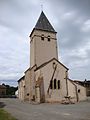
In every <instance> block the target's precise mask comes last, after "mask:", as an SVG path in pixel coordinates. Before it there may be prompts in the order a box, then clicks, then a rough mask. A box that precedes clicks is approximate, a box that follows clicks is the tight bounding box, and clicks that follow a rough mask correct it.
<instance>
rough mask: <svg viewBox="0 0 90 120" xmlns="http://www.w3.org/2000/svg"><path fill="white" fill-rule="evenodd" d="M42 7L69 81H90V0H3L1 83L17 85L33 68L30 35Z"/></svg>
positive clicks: (0, 11) (0, 13)
mask: <svg viewBox="0 0 90 120" xmlns="http://www.w3.org/2000/svg"><path fill="white" fill-rule="evenodd" d="M42 4H43V11H44V13H45V15H46V16H47V18H48V19H49V21H50V22H51V24H52V25H53V27H54V29H55V30H56V31H57V42H58V56H59V61H60V62H62V63H63V64H64V65H65V66H67V67H68V68H69V78H70V79H74V80H85V79H87V80H90V0H53V1H52V0H0V83H5V84H10V85H14V86H16V85H17V80H18V79H19V78H20V77H22V76H23V75H24V71H25V70H26V69H27V68H28V67H29V66H30V38H29V35H30V33H31V31H32V29H33V28H34V26H35V24H36V22H37V20H38V18H39V16H40V13H41V10H42V7H41V5H42Z"/></svg>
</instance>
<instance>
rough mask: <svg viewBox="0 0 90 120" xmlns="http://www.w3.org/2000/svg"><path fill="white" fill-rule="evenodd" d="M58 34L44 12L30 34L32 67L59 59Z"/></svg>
mask: <svg viewBox="0 0 90 120" xmlns="http://www.w3.org/2000/svg"><path fill="white" fill-rule="evenodd" d="M56 33H57V32H56V31H55V30H54V28H53V26H52V25H51V24H50V22H49V20H48V19H47V17H46V16H45V14H44V12H43V11H42V12H41V15H40V17H39V19H38V21H37V23H36V25H35V27H34V28H33V30H32V32H31V34H30V67H33V66H34V65H37V67H38V66H40V65H42V64H44V63H45V62H48V61H49V60H51V59H52V58H56V59H58V51H57V39H56Z"/></svg>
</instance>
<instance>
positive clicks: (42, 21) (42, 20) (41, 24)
mask: <svg viewBox="0 0 90 120" xmlns="http://www.w3.org/2000/svg"><path fill="white" fill-rule="evenodd" d="M34 29H38V30H45V31H49V32H54V33H56V31H55V30H54V28H53V26H52V25H51V24H50V22H49V20H48V19H47V17H46V16H45V14H44V12H43V11H42V12H41V15H40V17H39V19H38V21H37V23H36V25H35V28H34Z"/></svg>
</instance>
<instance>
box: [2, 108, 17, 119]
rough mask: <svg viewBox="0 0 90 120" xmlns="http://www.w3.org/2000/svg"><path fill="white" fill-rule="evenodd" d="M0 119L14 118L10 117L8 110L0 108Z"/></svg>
mask: <svg viewBox="0 0 90 120" xmlns="http://www.w3.org/2000/svg"><path fill="white" fill-rule="evenodd" d="M0 120H16V119H15V118H14V117H12V116H11V115H10V114H9V113H8V112H6V111H5V110H4V109H1V108H0Z"/></svg>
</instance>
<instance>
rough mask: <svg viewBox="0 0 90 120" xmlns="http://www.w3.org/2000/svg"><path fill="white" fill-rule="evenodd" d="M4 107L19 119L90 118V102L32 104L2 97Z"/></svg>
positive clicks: (81, 119)
mask: <svg viewBox="0 0 90 120" xmlns="http://www.w3.org/2000/svg"><path fill="white" fill-rule="evenodd" d="M0 102H3V103H4V104H5V107H4V109H5V110H7V111H8V112H9V113H11V114H12V115H13V116H14V117H15V118H17V119H18V120H90V102H89V101H88V102H81V103H77V104H72V105H61V104H47V103H43V104H39V105H31V104H29V103H25V102H21V101H19V100H18V99H1V98H0Z"/></svg>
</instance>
